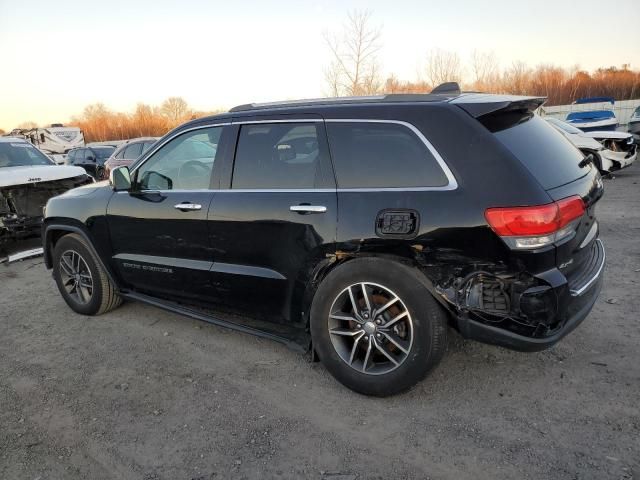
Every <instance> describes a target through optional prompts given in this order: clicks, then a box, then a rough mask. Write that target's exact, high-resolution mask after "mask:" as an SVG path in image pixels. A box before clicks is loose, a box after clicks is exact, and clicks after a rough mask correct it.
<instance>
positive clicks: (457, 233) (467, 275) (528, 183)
mask: <svg viewBox="0 0 640 480" xmlns="http://www.w3.org/2000/svg"><path fill="white" fill-rule="evenodd" d="M543 101H544V99H543V98H537V97H514V96H497V95H484V94H460V93H459V92H455V91H448V92H447V91H445V92H443V93H438V92H436V93H432V94H429V95H386V96H380V97H369V98H360V99H329V100H316V101H300V102H286V103H278V104H251V105H243V106H240V107H236V108H234V109H232V110H231V111H230V112H229V113H226V114H222V115H216V116H213V117H209V118H204V119H199V120H194V121H191V122H189V123H187V124H185V125H182V126H180V127H178V128H176V129H175V130H174V131H172V132H170V133H168V134H167V135H166V136H165V137H164V138H162V139H161V140H160V141H158V142H157V143H156V144H155V145H154V147H153V148H151V149H150V150H149V151H147V152H146V153H145V154H144V155H143V156H142V157H140V159H138V161H136V163H135V164H133V165H132V166H131V169H130V170H129V169H127V167H120V168H116V169H114V171H113V172H112V175H111V179H110V182H109V183H106V182H105V183H103V184H94V185H90V186H87V187H82V188H78V189H75V190H71V191H69V192H68V193H66V194H64V195H61V196H59V197H56V198H54V199H52V200H50V201H49V203H48V205H47V207H46V219H45V222H44V234H43V239H44V247H45V261H46V265H47V267H48V268H52V269H53V276H54V278H55V280H56V282H57V285H58V288H59V290H60V292H61V294H62V296H63V297H64V299H65V300H66V302H67V303H68V305H69V306H70V307H71V308H72V309H73V310H74V311H76V312H78V313H82V314H85V315H98V314H102V313H105V312H107V311H109V310H111V309H113V308H115V307H116V306H118V305H119V304H120V302H121V299H123V298H126V299H135V300H140V301H144V302H147V303H150V304H153V305H156V306H158V307H162V308H165V309H168V310H171V311H176V312H181V313H184V314H186V315H189V316H191V317H193V318H198V319H201V320H205V321H209V322H212V323H216V324H219V325H224V326H226V327H229V328H233V329H236V330H241V331H244V332H248V333H253V334H257V335H261V336H265V337H269V338H272V339H276V340H280V341H283V342H286V343H287V344H289V345H292V346H300V347H301V348H303V349H305V350H308V349H311V352H312V355H313V356H314V357H315V356H316V355H317V357H318V358H319V359H320V360H321V361H322V362H323V363H324V364H325V366H326V368H327V369H328V370H329V371H330V372H331V373H332V374H333V375H334V376H335V377H336V378H337V379H338V380H339V381H340V382H342V383H343V384H345V385H346V386H348V387H349V388H351V389H353V390H356V391H358V392H361V393H365V394H371V395H389V394H393V393H395V392H399V391H401V390H404V389H406V388H408V387H410V386H411V385H413V384H415V383H416V382H417V381H419V380H420V379H421V378H423V377H424V376H425V375H426V374H427V372H428V371H429V370H430V369H432V368H433V367H434V366H435V365H436V364H437V363H438V362H439V361H440V359H441V358H442V356H443V354H444V351H445V349H446V343H447V341H446V339H447V325H450V326H452V327H453V328H456V329H457V330H458V331H459V332H460V333H461V334H462V335H463V336H464V337H466V338H472V339H476V340H479V341H482V342H487V343H491V344H495V345H500V346H503V347H507V348H512V349H516V350H524V351H536V350H541V349H544V348H547V347H550V346H551V345H553V344H555V343H556V342H557V341H558V340H560V339H561V338H562V337H563V336H564V335H566V334H567V333H568V332H570V331H571V330H572V329H574V328H575V327H576V326H577V325H578V324H579V323H580V322H581V321H582V320H583V319H584V318H585V317H586V316H587V314H588V313H589V311H590V310H591V308H592V306H593V304H594V302H595V301H596V297H597V295H598V293H599V291H600V288H601V278H602V270H603V266H604V249H603V247H602V243H601V242H600V240H599V239H598V238H597V237H598V223H597V222H596V219H595V213H594V211H595V204H596V202H597V201H598V200H599V199H600V197H601V196H602V193H603V186H602V181H601V178H600V175H599V173H598V171H597V169H596V168H594V166H593V165H592V164H591V163H590V162H589V158H584V157H583V155H582V154H581V153H580V152H579V151H578V150H577V149H576V148H575V147H574V146H573V145H571V144H570V143H569V142H568V141H567V140H566V139H565V138H564V137H563V136H562V134H561V133H559V132H558V131H556V130H555V129H554V128H553V127H552V126H550V125H548V124H547V122H545V121H544V120H542V119H541V118H539V117H538V116H537V115H535V114H534V113H533V111H534V110H535V109H536V108H537V107H539V106H540V105H541V104H542V103H543Z"/></svg>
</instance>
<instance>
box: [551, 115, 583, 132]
mask: <svg viewBox="0 0 640 480" xmlns="http://www.w3.org/2000/svg"><path fill="white" fill-rule="evenodd" d="M545 120H546V121H547V122H549V123H550V124H551V125H553V126H554V127H558V128H559V129H561V130H564V131H565V132H567V133H573V134H576V135H581V134H582V130H580V129H579V128H576V127H574V126H573V125H569V124H568V123H567V122H563V121H562V120H558V119H557V118H545Z"/></svg>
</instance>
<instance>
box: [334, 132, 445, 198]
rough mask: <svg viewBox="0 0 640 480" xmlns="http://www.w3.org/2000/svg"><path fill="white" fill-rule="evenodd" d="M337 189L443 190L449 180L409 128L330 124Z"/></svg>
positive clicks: (424, 145)
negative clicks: (417, 188) (429, 188)
mask: <svg viewBox="0 0 640 480" xmlns="http://www.w3.org/2000/svg"><path fill="white" fill-rule="evenodd" d="M327 134H328V137H329V146H330V150H331V157H332V159H333V165H334V168H335V171H336V177H337V182H338V188H415V187H443V186H446V185H447V184H448V179H447V177H446V175H445V173H444V172H443V170H442V168H441V167H440V165H439V164H438V161H437V160H436V158H435V157H434V155H433V154H432V153H431V151H430V150H429V148H428V147H427V145H426V144H425V143H424V142H423V141H422V140H421V139H420V138H419V137H418V136H417V135H416V134H415V132H413V131H412V130H411V129H410V128H408V127H407V126H406V125H401V124H396V123H378V122H327Z"/></svg>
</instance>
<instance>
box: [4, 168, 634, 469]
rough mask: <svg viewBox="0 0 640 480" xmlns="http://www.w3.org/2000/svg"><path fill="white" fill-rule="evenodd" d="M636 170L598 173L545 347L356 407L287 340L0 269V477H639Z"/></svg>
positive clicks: (359, 401) (32, 270)
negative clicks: (593, 262)
mask: <svg viewBox="0 0 640 480" xmlns="http://www.w3.org/2000/svg"><path fill="white" fill-rule="evenodd" d="M639 182H640V166H638V165H636V166H634V167H632V168H631V169H628V170H627V171H624V172H622V173H620V174H619V175H618V176H617V177H616V178H615V179H613V180H606V181H605V185H606V197H605V199H604V200H603V201H602V202H601V203H600V207H599V217H600V221H601V229H602V238H603V239H604V242H605V246H606V248H607V253H608V266H607V270H606V285H605V288H604V290H603V292H602V294H601V296H600V299H599V301H598V303H597V304H596V306H595V309H594V311H593V312H592V314H591V316H590V317H589V318H588V319H587V320H586V322H585V323H584V324H583V325H582V326H581V327H580V328H579V329H578V330H576V331H575V332H574V333H573V334H572V335H570V336H569V337H568V338H566V339H565V340H564V341H563V342H561V343H560V344H559V345H558V346H556V347H555V348H553V349H551V350H549V351H546V352H542V353H536V354H521V353H515V352H510V351H507V350H502V349H499V348H494V347H490V346H485V345H480V344H476V343H473V342H467V341H463V340H461V338H460V337H459V336H457V335H455V334H453V332H452V334H451V340H450V342H449V352H448V355H447V356H446V357H445V360H444V361H443V362H442V364H441V365H440V366H439V367H438V368H437V370H436V371H435V372H434V373H433V374H432V375H431V377H430V378H428V379H427V380H425V381H424V382H422V383H421V384H419V385H418V386H417V387H416V388H414V389H413V390H411V391H410V392H408V393H406V394H404V395H399V396H396V397H393V398H388V399H374V398H366V397H362V396H359V395H357V394H354V393H352V392H350V391H349V390H347V389H345V388H344V387H342V386H340V385H339V384H338V383H336V382H335V381H334V380H333V379H332V378H331V377H330V376H329V375H328V374H327V372H326V371H325V370H324V368H323V367H322V365H321V364H310V363H308V362H307V360H306V359H305V358H304V357H303V356H300V355H299V354H297V353H294V352H292V351H290V350H288V349H287V348H286V347H283V346H280V345H278V344H275V343H271V342H269V341H266V340H262V339H257V338H254V337H250V336H247V335H243V334H239V333H234V332H229V331H226V330H223V329H221V328H217V327H213V326H209V325H207V324H202V323H199V322H195V321H192V320H189V319H186V318H182V317H180V316H177V315H173V314H169V313H165V312H163V311H160V310H157V309H155V308H153V307H149V306H145V305H141V304H136V303H128V304H126V305H124V306H123V307H121V308H120V309H118V310H116V311H115V312H112V313H111V314H108V315H105V316H103V317H99V318H88V317H82V316H79V315H76V314H73V313H71V311H70V310H69V309H68V308H67V306H66V305H65V304H64V302H63V300H62V298H61V297H60V296H59V295H58V293H57V291H56V289H55V286H54V283H53V281H52V279H51V276H50V274H49V272H47V271H46V270H45V268H44V266H43V264H42V260H41V259H35V260H30V261H25V262H21V263H17V264H13V265H11V266H8V267H6V266H0V289H1V290H0V291H1V295H0V478H2V479H11V480H13V479H42V480H45V479H79V478H82V479H103V478H118V479H130V478H131V479H211V478H225V479H226V478H316V479H320V478H327V479H332V480H339V479H340V480H348V479H356V478H357V479H369V478H384V479H389V478H394V479H396V478H434V479H475V478H491V479H501V478H505V479H507V478H508V479H512V478H535V479H538V478H553V479H609V478H615V479H632V478H636V479H637V478H639V476H640V348H639V346H638V345H639V344H640V328H639V326H640V322H639V315H638V312H639V311H640V299H639V297H638V287H639V284H640V240H639V239H640V213H639V211H640V210H639V208H638V207H640V185H639V184H638V183H639Z"/></svg>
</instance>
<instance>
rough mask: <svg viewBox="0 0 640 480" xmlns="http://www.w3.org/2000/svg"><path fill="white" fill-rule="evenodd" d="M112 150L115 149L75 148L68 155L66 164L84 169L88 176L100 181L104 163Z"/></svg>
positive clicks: (101, 146) (107, 147)
mask: <svg viewBox="0 0 640 480" xmlns="http://www.w3.org/2000/svg"><path fill="white" fill-rule="evenodd" d="M114 150H115V147H112V146H110V145H100V146H95V147H82V148H75V149H73V150H71V151H70V152H69V153H68V155H67V163H68V164H69V165H75V166H78V167H82V168H84V170H85V171H86V172H87V173H88V174H89V175H91V176H92V177H93V178H95V179H97V180H100V179H101V178H102V177H103V171H104V163H105V162H106V161H107V159H108V158H109V156H110V155H111V154H112V153H113V151H114Z"/></svg>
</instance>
